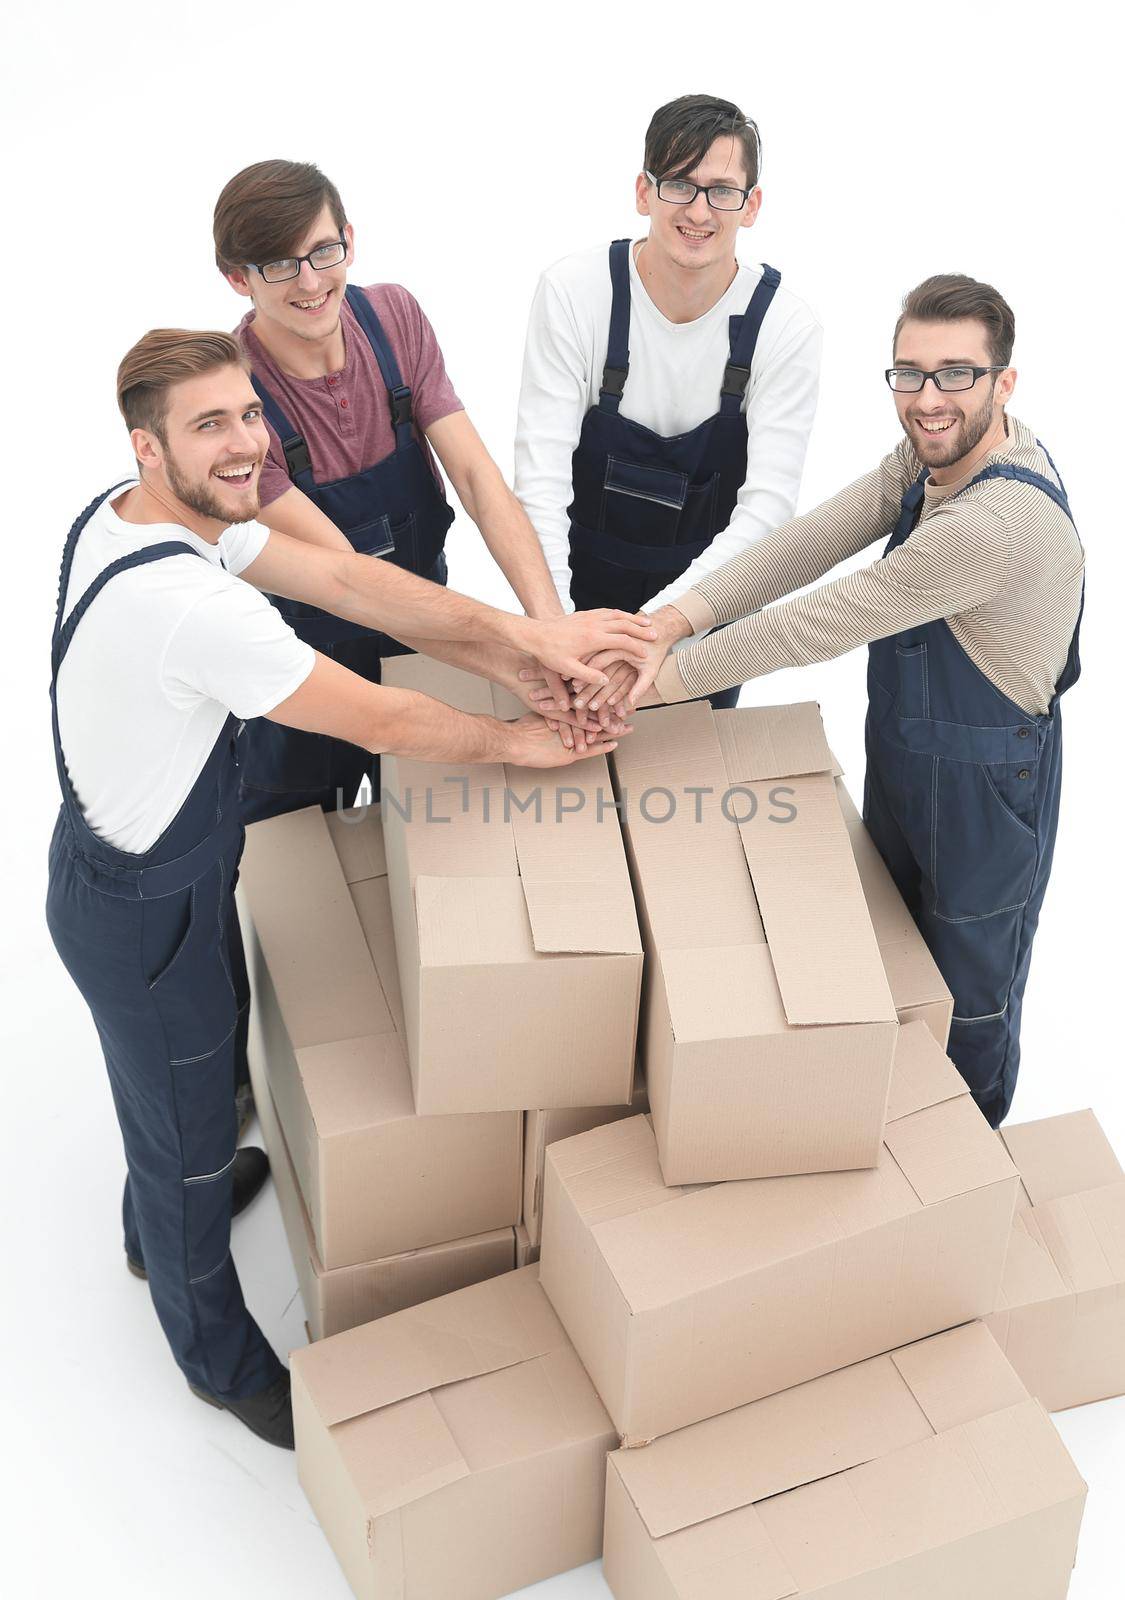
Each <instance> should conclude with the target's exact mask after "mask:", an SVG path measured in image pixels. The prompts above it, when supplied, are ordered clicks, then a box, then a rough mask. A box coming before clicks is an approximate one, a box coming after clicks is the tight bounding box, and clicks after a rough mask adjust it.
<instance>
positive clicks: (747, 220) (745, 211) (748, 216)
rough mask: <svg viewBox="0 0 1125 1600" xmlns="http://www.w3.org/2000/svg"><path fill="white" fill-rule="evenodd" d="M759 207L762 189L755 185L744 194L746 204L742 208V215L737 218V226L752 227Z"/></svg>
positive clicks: (760, 205)
mask: <svg viewBox="0 0 1125 1600" xmlns="http://www.w3.org/2000/svg"><path fill="white" fill-rule="evenodd" d="M761 209H762V191H761V189H759V188H758V187H757V185H755V186H754V188H753V189H751V191H750V193H749V194H748V195H747V196H746V204H745V205H744V206H743V208H742V216H741V218H740V219H739V224H738V225H739V227H740V228H752V227H753V226H754V224H755V222H757V220H758V212H759V211H760V210H761Z"/></svg>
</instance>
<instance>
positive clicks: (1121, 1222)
mask: <svg viewBox="0 0 1125 1600" xmlns="http://www.w3.org/2000/svg"><path fill="white" fill-rule="evenodd" d="M1000 1138H1001V1139H1002V1140H1003V1142H1004V1144H1005V1146H1006V1148H1007V1150H1008V1153H1009V1155H1010V1156H1011V1158H1012V1160H1013V1161H1014V1162H1015V1164H1016V1166H1017V1167H1018V1168H1019V1172H1020V1177H1021V1179H1022V1183H1021V1187H1020V1194H1019V1198H1018V1200H1017V1202H1016V1216H1015V1221H1014V1223H1013V1225H1012V1237H1011V1242H1010V1244H1009V1246H1008V1259H1007V1262H1006V1264H1005V1267H1004V1281H1003V1288H1002V1291H1001V1296H1000V1301H999V1309H998V1310H997V1312H996V1314H995V1315H994V1316H992V1317H989V1319H988V1326H989V1327H990V1328H991V1330H992V1332H993V1334H994V1335H995V1336H996V1338H997V1340H998V1341H999V1343H1000V1345H1001V1346H1002V1347H1003V1349H1004V1350H1005V1351H1006V1353H1007V1356H1008V1359H1009V1361H1010V1362H1011V1363H1012V1365H1013V1366H1014V1367H1015V1369H1016V1371H1017V1372H1018V1373H1019V1375H1020V1377H1021V1378H1022V1379H1023V1381H1024V1383H1025V1384H1026V1385H1027V1387H1028V1388H1029V1389H1030V1390H1031V1392H1032V1394H1033V1395H1035V1396H1036V1398H1037V1399H1039V1400H1041V1401H1042V1402H1043V1404H1044V1405H1045V1406H1046V1407H1047V1409H1048V1410H1049V1411H1064V1410H1066V1409H1067V1408H1068V1407H1069V1406H1081V1405H1086V1404H1088V1403H1089V1402H1090V1401H1091V1400H1105V1399H1108V1398H1109V1397H1110V1396H1111V1395H1119V1394H1125V1173H1123V1172H1122V1170H1121V1165H1120V1163H1119V1161H1118V1159H1117V1157H1116V1156H1115V1155H1114V1153H1113V1150H1112V1149H1111V1147H1110V1144H1109V1141H1108V1139H1107V1138H1106V1136H1105V1134H1104V1133H1103V1132H1102V1130H1101V1127H1100V1125H1099V1123H1098V1120H1097V1118H1096V1117H1095V1116H1094V1113H1093V1112H1092V1111H1075V1112H1072V1113H1071V1114H1070V1115H1069V1116H1064V1117H1048V1118H1046V1119H1045V1120H1044V1121H1042V1122H1024V1123H1017V1124H1016V1125H1014V1126H1011V1127H1005V1128H1002V1129H1001V1130H1000Z"/></svg>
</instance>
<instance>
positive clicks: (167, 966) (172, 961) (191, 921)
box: [148, 883, 195, 993]
mask: <svg viewBox="0 0 1125 1600" xmlns="http://www.w3.org/2000/svg"><path fill="white" fill-rule="evenodd" d="M194 927H195V884H194V883H193V884H192V885H191V890H190V894H189V897H188V919H187V926H186V927H185V929H184V931H183V936H182V938H181V939H180V942H179V944H178V945H177V946H176V948H175V950H174V951H173V952H172V955H171V957H170V958H169V960H168V961H166V962H165V963H164V965H163V966H162V967H161V969H160V971H159V972H158V973H157V974H156V977H155V978H153V979H152V980H151V981H150V983H149V986H148V987H149V992H150V993H151V992H152V991H153V990H154V989H155V988H156V986H157V984H158V983H161V982H162V981H163V980H164V979H165V978H166V977H167V976H168V974H169V973H170V972H171V970H172V968H173V967H174V966H175V965H176V962H177V961H178V960H179V959H180V957H181V956H182V955H183V953H184V950H185V949H186V948H187V943H188V940H189V939H190V938H191V930H192V929H193V928H194Z"/></svg>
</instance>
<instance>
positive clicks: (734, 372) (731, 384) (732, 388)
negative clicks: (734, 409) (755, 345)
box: [720, 361, 750, 400]
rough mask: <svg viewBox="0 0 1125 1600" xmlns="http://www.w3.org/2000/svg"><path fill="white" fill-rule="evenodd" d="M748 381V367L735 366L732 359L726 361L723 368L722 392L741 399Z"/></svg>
mask: <svg viewBox="0 0 1125 1600" xmlns="http://www.w3.org/2000/svg"><path fill="white" fill-rule="evenodd" d="M749 382H750V368H749V367H739V366H736V365H735V363H734V362H733V361H728V362H727V364H726V367H725V368H724V370H723V387H722V389H721V390H720V393H722V394H729V395H731V396H737V397H738V399H740V400H741V398H742V396H743V395H744V394H745V393H746V385H747V384H748V383H749Z"/></svg>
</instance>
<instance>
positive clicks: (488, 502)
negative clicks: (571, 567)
mask: <svg viewBox="0 0 1125 1600" xmlns="http://www.w3.org/2000/svg"><path fill="white" fill-rule="evenodd" d="M461 499H462V503H463V504H464V507H465V510H466V511H467V512H468V513H469V515H470V516H471V517H472V519H473V521H474V522H475V523H476V525H477V527H478V528H479V529H480V531H481V537H482V538H483V539H484V542H485V544H486V545H487V546H488V549H489V553H490V555H491V556H492V559H493V560H494V561H495V563H496V565H497V566H498V567H499V568H500V570H501V572H502V573H503V574H504V576H505V577H506V578H507V580H508V582H509V583H510V584H511V586H512V588H513V589H514V590H515V592H516V595H517V596H518V598H519V602H520V604H521V605H522V606H523V608H524V610H525V611H526V612H527V614H528V616H529V617H558V616H561V615H562V613H563V607H562V604H561V602H560V601H559V597H558V594H557V593H556V591H555V584H554V580H553V579H552V577H551V573H550V569H549V568H548V566H547V560H546V557H545V556H544V554H543V549H542V546H541V545H540V543H539V540H538V538H537V537H536V533H535V529H534V528H533V527H532V526H531V523H530V522H529V521H528V518H527V514H526V512H525V511H524V509H523V507H522V506H521V505H520V503H519V501H518V500H517V499H516V497H515V495H514V494H513V493H512V491H511V490H510V489H509V488H508V485H507V484H506V483H505V482H504V480H503V478H502V477H501V475H500V473H499V471H498V469H497V468H496V466H495V464H494V463H493V462H492V461H491V460H488V461H487V462H485V463H484V464H482V465H481V466H480V467H479V468H478V469H477V470H476V471H474V472H473V473H472V475H471V476H470V478H469V481H468V482H467V483H466V484H465V486H464V488H463V491H462V495H461Z"/></svg>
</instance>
